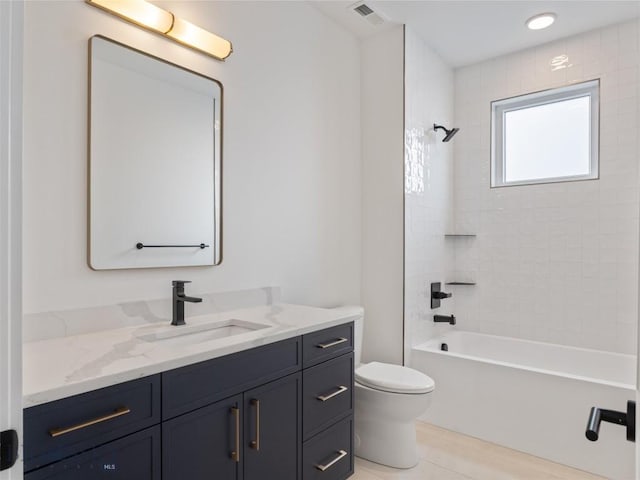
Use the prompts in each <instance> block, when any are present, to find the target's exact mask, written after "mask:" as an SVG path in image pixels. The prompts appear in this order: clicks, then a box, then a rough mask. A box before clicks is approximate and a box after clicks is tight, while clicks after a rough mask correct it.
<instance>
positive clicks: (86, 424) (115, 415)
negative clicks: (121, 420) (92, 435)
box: [49, 407, 131, 438]
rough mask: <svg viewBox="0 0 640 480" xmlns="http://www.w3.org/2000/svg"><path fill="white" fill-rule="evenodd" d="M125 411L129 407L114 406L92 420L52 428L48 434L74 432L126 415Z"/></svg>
mask: <svg viewBox="0 0 640 480" xmlns="http://www.w3.org/2000/svg"><path fill="white" fill-rule="evenodd" d="M127 413H131V409H129V408H127V407H119V408H116V409H115V410H114V411H113V412H112V413H109V414H107V415H104V416H102V417H98V418H94V419H93V420H89V421H87V422H82V423H79V424H77V425H72V426H71V427H65V428H53V429H51V430H49V435H51V436H52V437H53V438H55V437H59V436H60V435H65V434H67V433H71V432H75V431H76V430H81V429H83V428H87V427H90V426H91V425H95V424H97V423H102V422H106V421H107V420H113V419H114V418H118V417H121V416H122V415H126V414H127Z"/></svg>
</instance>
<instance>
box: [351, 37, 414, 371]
mask: <svg viewBox="0 0 640 480" xmlns="http://www.w3.org/2000/svg"><path fill="white" fill-rule="evenodd" d="M403 36H404V35H403V28H402V27H401V26H398V27H394V28H392V29H390V30H387V31H385V32H381V33H379V34H377V35H374V36H372V37H368V38H366V39H365V40H363V41H362V46H361V49H362V73H361V75H362V96H361V98H362V110H361V112H362V113H361V114H362V158H363V160H362V161H363V165H362V208H363V211H362V216H363V221H362V303H363V305H364V309H365V321H364V345H363V361H365V362H368V361H372V360H377V361H381V362H390V363H397V364H401V363H402V350H403V336H402V332H403V311H402V309H403V298H402V297H403V293H402V292H403V277H404V271H403V244H404V235H403V222H402V218H403V208H404V206H403V194H402V182H403V168H402V152H403V144H402V138H403V137H402V131H403V123H404V120H403V92H404V86H403V81H404V79H403V76H404V72H403V57H404V45H403V43H404V39H403Z"/></svg>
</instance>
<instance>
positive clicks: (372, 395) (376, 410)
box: [354, 315, 435, 468]
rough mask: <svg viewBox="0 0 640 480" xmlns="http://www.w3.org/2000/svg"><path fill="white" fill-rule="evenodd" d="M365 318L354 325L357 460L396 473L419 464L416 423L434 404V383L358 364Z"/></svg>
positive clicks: (398, 369)
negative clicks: (386, 467)
mask: <svg viewBox="0 0 640 480" xmlns="http://www.w3.org/2000/svg"><path fill="white" fill-rule="evenodd" d="M362 332H363V316H362V315H361V316H360V317H359V318H358V319H357V320H356V321H355V345H354V349H355V365H356V371H355V392H354V393H355V430H356V432H355V437H356V438H355V454H356V455H357V456H358V457H361V458H364V459H366V460H370V461H372V462H376V463H380V464H383V465H387V466H390V467H395V468H411V467H414V466H415V465H416V464H417V463H418V452H417V445H416V430H415V421H416V418H418V417H419V416H420V415H422V414H423V413H424V412H425V411H426V410H427V408H428V407H429V404H430V403H431V392H433V389H434V388H435V382H434V381H433V380H432V379H431V378H429V377H428V376H427V375H425V374H423V373H421V372H418V371H417V370H413V369H411V368H409V367H403V366H400V365H390V364H388V363H380V362H371V363H366V364H361V363H360V354H361V351H362Z"/></svg>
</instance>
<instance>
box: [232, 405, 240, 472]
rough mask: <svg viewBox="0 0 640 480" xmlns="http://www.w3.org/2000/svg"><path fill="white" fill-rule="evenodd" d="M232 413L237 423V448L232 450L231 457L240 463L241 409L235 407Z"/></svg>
mask: <svg viewBox="0 0 640 480" xmlns="http://www.w3.org/2000/svg"><path fill="white" fill-rule="evenodd" d="M231 413H232V414H233V417H234V419H235V423H236V444H235V450H234V451H233V452H231V459H232V460H233V461H235V462H236V463H240V409H239V408H237V407H233V408H232V409H231Z"/></svg>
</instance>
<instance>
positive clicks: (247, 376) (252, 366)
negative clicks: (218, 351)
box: [162, 337, 302, 420]
mask: <svg viewBox="0 0 640 480" xmlns="http://www.w3.org/2000/svg"><path fill="white" fill-rule="evenodd" d="M300 344H301V342H300V337H295V338H291V339H288V340H283V341H281V342H277V343H272V344H269V345H264V346H262V347H257V348H252V349H250V350H245V351H243V352H238V353H234V354H231V355H226V356H224V357H220V358H214V359H213V360H207V361H206V362H201V363H196V364H195V365H190V366H187V367H182V368H178V369H175V370H171V371H169V372H165V373H163V374H162V419H163V420H165V419H169V418H173V417H176V416H178V415H182V414H183V413H187V412H190V411H192V410H195V409H197V408H200V407H204V406H206V405H209V404H211V403H214V402H216V401H218V400H221V399H223V398H226V397H230V396H231V395H235V394H236V393H240V392H242V391H245V390H249V389H251V388H253V387H256V386H258V385H262V384H264V383H267V382H270V381H271V380H275V379H276V378H280V377H283V376H285V375H288V374H290V373H295V372H297V371H299V370H301V358H302V355H301V348H300Z"/></svg>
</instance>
